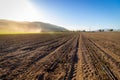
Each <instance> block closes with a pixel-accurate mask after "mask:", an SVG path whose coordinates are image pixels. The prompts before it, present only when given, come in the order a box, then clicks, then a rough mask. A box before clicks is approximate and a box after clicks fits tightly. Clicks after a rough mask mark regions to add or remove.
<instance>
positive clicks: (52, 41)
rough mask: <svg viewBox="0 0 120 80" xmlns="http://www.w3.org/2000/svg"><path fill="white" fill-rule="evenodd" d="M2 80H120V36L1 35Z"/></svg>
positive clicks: (85, 34) (109, 33)
mask: <svg viewBox="0 0 120 80" xmlns="http://www.w3.org/2000/svg"><path fill="white" fill-rule="evenodd" d="M0 79H1V80H120V33H118V32H116V33H115V32H114V33H113V32H106V33H105V32H104V33H97V32H96V33H80V32H66V33H57V34H17V35H16V34H10V35H7V34H6V35H0Z"/></svg>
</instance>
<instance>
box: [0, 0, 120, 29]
mask: <svg viewBox="0 0 120 80" xmlns="http://www.w3.org/2000/svg"><path fill="white" fill-rule="evenodd" d="M0 19H8V20H15V21H32V22H33V21H42V22H46V23H51V24H55V25H59V26H62V27H65V28H67V29H69V30H84V29H85V30H96V29H108V28H113V29H120V0H0Z"/></svg>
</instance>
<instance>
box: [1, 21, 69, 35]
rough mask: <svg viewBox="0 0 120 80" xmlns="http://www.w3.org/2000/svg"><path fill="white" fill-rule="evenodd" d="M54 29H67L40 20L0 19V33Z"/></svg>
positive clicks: (52, 30) (35, 31)
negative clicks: (16, 20)
mask: <svg viewBox="0 0 120 80" xmlns="http://www.w3.org/2000/svg"><path fill="white" fill-rule="evenodd" d="M54 31H67V29H65V28H62V27H59V26H56V25H52V24H48V23H42V22H15V21H8V20H0V33H40V32H54Z"/></svg>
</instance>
